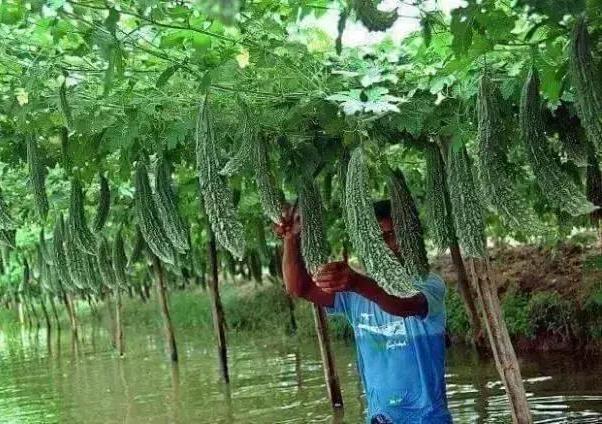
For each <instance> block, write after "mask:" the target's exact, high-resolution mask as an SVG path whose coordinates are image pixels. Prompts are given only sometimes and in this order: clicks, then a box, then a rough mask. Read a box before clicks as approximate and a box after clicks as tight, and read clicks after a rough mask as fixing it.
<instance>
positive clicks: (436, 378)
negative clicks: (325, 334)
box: [276, 201, 452, 424]
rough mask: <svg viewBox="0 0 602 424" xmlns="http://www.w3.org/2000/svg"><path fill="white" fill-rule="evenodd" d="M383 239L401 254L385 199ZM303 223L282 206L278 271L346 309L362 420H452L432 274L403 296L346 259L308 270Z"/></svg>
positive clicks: (439, 291)
mask: <svg viewBox="0 0 602 424" xmlns="http://www.w3.org/2000/svg"><path fill="white" fill-rule="evenodd" d="M375 213H376V217H377V219H378V222H379V224H380V227H381V230H382V233H383V238H384V240H385V242H386V243H387V245H388V246H389V248H390V249H391V250H392V251H393V252H394V253H395V254H396V255H398V254H399V248H398V245H397V239H396V236H395V233H394V230H393V222H392V219H391V206H390V202H389V201H381V202H378V203H376V204H375ZM301 225H302V223H301V222H300V219H299V216H298V215H297V213H296V211H295V210H294V209H293V208H287V210H286V211H285V213H284V216H283V219H282V222H281V223H280V224H279V225H277V226H276V232H277V234H278V235H280V236H281V237H282V239H283V244H284V248H283V258H282V271H283V276H284V281H285V284H286V288H287V290H288V291H289V293H290V294H291V295H293V296H296V297H301V298H304V299H306V300H308V301H310V302H313V303H315V304H317V305H320V306H323V307H325V308H327V311H328V312H329V313H331V314H341V315H344V316H345V317H346V318H347V319H348V320H349V323H350V324H351V325H352V326H353V330H354V335H355V341H356V350H357V360H358V369H359V374H360V377H361V379H362V383H363V386H364V390H365V392H366V399H367V403H368V405H367V406H368V408H367V409H368V410H367V414H368V415H367V422H368V423H371V424H381V423H394V424H398V423H412V424H414V423H428V424H444V423H451V422H452V420H451V415H450V414H449V411H448V409H447V399H446V394H445V377H444V375H445V339H444V331H445V306H444V303H443V302H444V298H445V285H444V284H443V282H442V281H441V279H439V278H438V277H437V276H435V275H432V274H431V275H429V276H428V278H425V279H424V281H420V282H418V283H417V286H418V287H419V288H420V293H419V294H417V295H415V296H413V297H409V298H398V297H395V296H392V295H389V294H387V293H386V292H385V291H384V290H383V289H381V288H380V287H379V285H378V284H377V283H376V282H375V281H374V280H372V279H370V277H368V276H366V275H363V274H361V273H359V272H356V271H355V270H353V269H352V268H351V267H349V265H348V264H347V262H346V261H343V262H332V263H329V264H326V265H324V266H322V267H321V268H320V269H318V271H317V272H316V273H315V275H313V277H312V276H310V275H309V273H308V272H307V270H306V268H305V265H304V263H303V258H302V256H301V250H300V247H301V246H300V240H299V233H300V229H301Z"/></svg>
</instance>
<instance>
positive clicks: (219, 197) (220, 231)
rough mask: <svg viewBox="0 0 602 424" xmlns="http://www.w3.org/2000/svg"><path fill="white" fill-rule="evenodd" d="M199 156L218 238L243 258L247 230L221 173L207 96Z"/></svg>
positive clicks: (208, 208) (208, 210)
mask: <svg viewBox="0 0 602 424" xmlns="http://www.w3.org/2000/svg"><path fill="white" fill-rule="evenodd" d="M196 159H197V167H198V171H199V183H200V190H201V194H202V196H203V204H204V206H205V212H206V213H207V217H208V218H209V223H210V225H211V228H212V229H213V232H214V233H215V238H216V240H217V242H218V243H219V244H220V245H221V246H222V247H223V248H225V249H227V250H228V251H230V252H231V253H232V254H233V255H235V256H237V257H239V258H242V257H244V252H245V238H244V230H243V226H242V224H241V222H240V221H239V220H238V217H237V216H236V212H235V207H234V201H233V196H232V191H231V190H230V187H228V185H227V184H226V181H224V180H223V177H222V176H221V175H219V161H218V157H217V151H216V146H215V133H214V128H213V117H212V116H211V111H210V110H209V100H208V97H205V99H204V101H203V102H202V103H201V105H200V108H199V113H198V117H197V123H196Z"/></svg>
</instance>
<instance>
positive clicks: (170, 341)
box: [153, 255, 178, 362]
mask: <svg viewBox="0 0 602 424" xmlns="http://www.w3.org/2000/svg"><path fill="white" fill-rule="evenodd" d="M153 267H154V269H155V279H156V283H157V284H156V286H157V300H158V301H159V306H160V308H161V316H162V317H163V331H164V333H165V343H167V348H168V349H169V358H170V359H171V361H172V362H178V348H177V346H176V337H175V335H174V330H173V324H172V322H171V316H170V315H169V307H168V306H167V295H166V292H165V276H164V274H163V266H162V265H161V261H160V260H159V258H158V257H157V256H156V255H153Z"/></svg>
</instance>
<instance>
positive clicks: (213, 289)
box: [207, 229, 230, 384]
mask: <svg viewBox="0 0 602 424" xmlns="http://www.w3.org/2000/svg"><path fill="white" fill-rule="evenodd" d="M208 231H209V252H208V253H209V266H210V269H211V278H210V279H209V284H207V287H208V288H209V295H210V296H211V314H212V316H213V330H214V332H215V337H216V339H217V355H218V359H219V366H220V373H221V377H222V379H223V380H224V382H225V383H226V384H227V383H229V382H230V374H229V372H228V345H227V343H226V319H225V315H224V308H223V307H222V301H221V298H220V295H219V284H218V283H219V270H218V263H217V246H216V244H215V235H214V234H213V231H212V230H211V229H208Z"/></svg>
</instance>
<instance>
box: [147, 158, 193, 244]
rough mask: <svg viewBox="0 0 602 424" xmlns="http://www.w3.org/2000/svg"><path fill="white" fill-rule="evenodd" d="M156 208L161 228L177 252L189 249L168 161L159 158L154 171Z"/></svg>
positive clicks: (186, 232)
mask: <svg viewBox="0 0 602 424" xmlns="http://www.w3.org/2000/svg"><path fill="white" fill-rule="evenodd" d="M155 190H156V193H157V208H158V210H159V216H160V217H161V222H162V223H163V228H164V229H165V233H166V234H167V237H168V238H169V240H170V241H171V244H172V245H173V246H174V247H175V249H176V250H177V251H178V252H179V253H185V252H186V251H187V250H188V249H189V245H188V230H187V229H186V224H185V223H184V220H183V219H182V216H181V214H180V211H179V210H178V198H177V195H176V193H175V191H174V188H173V184H172V178H171V170H170V165H169V163H168V162H167V161H166V160H165V159H164V158H161V159H159V162H158V163H157V168H156V173H155Z"/></svg>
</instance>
